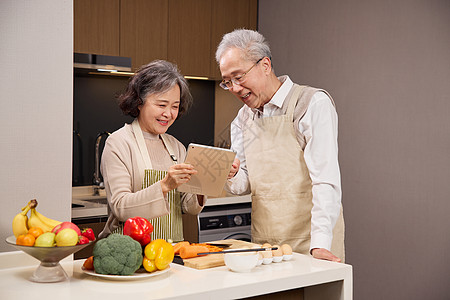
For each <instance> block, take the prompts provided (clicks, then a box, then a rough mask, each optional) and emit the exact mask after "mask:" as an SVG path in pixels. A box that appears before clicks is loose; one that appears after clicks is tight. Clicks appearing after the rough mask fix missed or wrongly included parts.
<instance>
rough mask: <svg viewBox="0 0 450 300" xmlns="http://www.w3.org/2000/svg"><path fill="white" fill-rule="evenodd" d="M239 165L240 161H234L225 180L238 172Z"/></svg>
mask: <svg viewBox="0 0 450 300" xmlns="http://www.w3.org/2000/svg"><path fill="white" fill-rule="evenodd" d="M240 165H241V161H240V160H239V159H238V158H235V159H234V162H233V164H232V165H231V169H230V173H228V177H227V179H230V178H233V177H234V175H236V173H237V172H238V171H239V166H240Z"/></svg>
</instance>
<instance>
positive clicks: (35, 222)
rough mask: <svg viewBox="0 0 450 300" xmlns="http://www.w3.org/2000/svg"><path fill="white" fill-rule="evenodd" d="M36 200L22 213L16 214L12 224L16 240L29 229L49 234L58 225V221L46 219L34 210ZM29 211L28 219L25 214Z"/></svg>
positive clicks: (23, 209) (29, 203)
mask: <svg viewBox="0 0 450 300" xmlns="http://www.w3.org/2000/svg"><path fill="white" fill-rule="evenodd" d="M37 204H38V203H37V200H36V199H33V200H31V201H30V202H28V204H27V205H26V206H25V207H24V208H22V212H20V213H18V214H17V215H16V216H15V217H14V219H13V223H12V229H13V233H14V236H15V237H16V238H17V237H18V236H19V235H21V234H26V233H27V232H28V229H29V228H31V227H39V228H41V229H42V230H43V231H44V232H51V231H52V229H53V228H54V227H55V226H56V225H58V224H60V223H61V222H60V221H57V220H53V219H50V218H47V217H46V216H44V215H42V214H41V213H39V212H38V211H37V210H36V206H37ZM30 210H31V214H30V217H29V218H28V216H27V213H28V211H30Z"/></svg>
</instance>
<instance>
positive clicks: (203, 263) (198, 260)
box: [183, 239, 257, 270]
mask: <svg viewBox="0 0 450 300" xmlns="http://www.w3.org/2000/svg"><path fill="white" fill-rule="evenodd" d="M209 243H211V244H230V247H227V248H224V249H223V250H229V249H240V248H251V247H253V246H256V245H257V244H253V243H249V242H245V241H240V240H233V239H229V240H220V241H214V242H209ZM183 263H184V265H185V266H186V267H190V268H194V269H198V270H202V269H208V268H214V267H220V266H225V261H224V257H223V254H209V255H205V256H199V257H193V258H186V259H183Z"/></svg>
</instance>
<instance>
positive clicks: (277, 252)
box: [272, 245, 283, 256]
mask: <svg viewBox="0 0 450 300" xmlns="http://www.w3.org/2000/svg"><path fill="white" fill-rule="evenodd" d="M272 247H274V248H275V247H277V248H278V249H277V250H272V255H273V256H283V251H282V250H281V247H280V246H278V245H273V246H272Z"/></svg>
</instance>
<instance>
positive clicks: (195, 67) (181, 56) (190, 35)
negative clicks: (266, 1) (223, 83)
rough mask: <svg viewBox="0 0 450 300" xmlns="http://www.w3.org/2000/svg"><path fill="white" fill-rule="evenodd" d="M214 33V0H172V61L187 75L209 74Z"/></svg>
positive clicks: (169, 42) (170, 18)
mask: <svg viewBox="0 0 450 300" xmlns="http://www.w3.org/2000/svg"><path fill="white" fill-rule="evenodd" d="M210 35H211V0H169V41H168V60H169V61H171V62H174V63H176V64H177V65H178V68H179V69H180V70H181V72H182V74H183V75H192V76H208V75H209V73H210V61H211V55H212V52H211V36H210Z"/></svg>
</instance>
